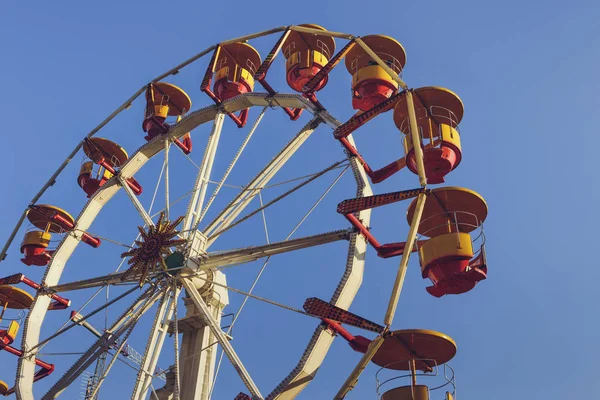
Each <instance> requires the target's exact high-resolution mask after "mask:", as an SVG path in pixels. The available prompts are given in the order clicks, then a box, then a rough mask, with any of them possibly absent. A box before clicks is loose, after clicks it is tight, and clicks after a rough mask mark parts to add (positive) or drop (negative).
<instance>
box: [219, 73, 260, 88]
mask: <svg viewBox="0 0 600 400" xmlns="http://www.w3.org/2000/svg"><path fill="white" fill-rule="evenodd" d="M235 71H236V73H235V74H234V76H232V77H230V76H229V67H223V68H221V69H220V70H218V71H217V72H216V74H215V81H218V80H220V79H228V80H230V81H231V82H241V81H242V80H243V81H245V82H246V83H247V84H248V85H249V86H250V89H251V90H254V77H253V76H252V73H251V72H250V71H249V70H247V69H246V68H236V70H235Z"/></svg>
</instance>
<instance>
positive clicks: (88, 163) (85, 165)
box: [79, 161, 94, 175]
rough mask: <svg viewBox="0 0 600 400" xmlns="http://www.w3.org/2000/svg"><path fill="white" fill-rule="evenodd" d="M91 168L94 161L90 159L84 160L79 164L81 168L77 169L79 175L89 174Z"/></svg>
mask: <svg viewBox="0 0 600 400" xmlns="http://www.w3.org/2000/svg"><path fill="white" fill-rule="evenodd" d="M93 169H94V163H93V162H92V161H86V162H84V163H83V164H81V168H80V169H79V175H90V174H91V173H92V170H93Z"/></svg>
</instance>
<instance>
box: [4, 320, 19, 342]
mask: <svg viewBox="0 0 600 400" xmlns="http://www.w3.org/2000/svg"><path fill="white" fill-rule="evenodd" d="M6 334H7V336H8V337H9V338H11V339H12V340H15V338H16V337H17V335H18V334H19V323H18V322H17V321H11V322H10V325H9V326H8V331H7V332H6Z"/></svg>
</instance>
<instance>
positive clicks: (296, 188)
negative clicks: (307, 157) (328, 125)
mask: <svg viewBox="0 0 600 400" xmlns="http://www.w3.org/2000/svg"><path fill="white" fill-rule="evenodd" d="M345 161H346V160H341V161H338V162H336V163H334V164H333V165H330V166H329V167H327V168H325V169H324V170H322V171H320V172H318V173H316V174H314V175H312V176H311V177H310V178H308V179H307V180H305V181H304V182H302V183H300V184H298V185H296V186H294V187H293V188H291V189H290V190H288V191H287V192H285V193H283V194H281V195H279V196H277V197H276V198H274V199H273V200H271V201H270V202H268V203H267V204H265V205H263V204H262V200H261V204H260V207H259V208H257V209H256V210H254V211H252V212H251V213H249V214H247V215H245V216H244V217H242V218H240V219H239V220H237V221H235V222H234V223H232V224H231V225H229V226H228V227H227V228H223V229H222V230H220V231H218V232H216V233H214V234H213V235H211V236H210V237H209V238H208V240H209V241H210V240H211V239H212V238H214V237H218V236H219V235H221V234H223V233H224V232H226V231H228V230H230V229H232V228H233V227H235V226H237V225H239V224H241V223H242V222H244V221H246V220H248V219H249V218H251V217H253V216H254V215H256V214H258V213H259V212H261V211H264V210H265V208H267V207H270V206H272V205H273V204H275V203H277V202H278V201H280V200H282V199H284V198H286V197H287V196H289V195H291V194H292V193H294V192H296V191H297V190H298V189H300V188H302V187H304V186H306V185H308V184H309V183H311V182H312V181H314V180H315V179H317V178H319V177H320V176H323V175H324V174H325V173H327V172H329V171H331V170H333V169H336V168H337V167H339V166H340V164H342V163H344V162H345ZM347 168H348V167H346V168H345V169H344V171H343V172H342V174H340V176H341V175H343V173H344V172H345V171H346V169H347ZM338 179H339V178H338ZM335 183H337V180H336V181H335V182H334V185H335ZM257 193H258V194H259V195H260V193H261V192H260V191H258V192H257Z"/></svg>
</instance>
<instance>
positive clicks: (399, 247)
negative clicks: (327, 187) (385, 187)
mask: <svg viewBox="0 0 600 400" xmlns="http://www.w3.org/2000/svg"><path fill="white" fill-rule="evenodd" d="M424 191H425V189H422V188H418V189H410V190H402V191H398V192H391V193H384V194H377V195H373V196H367V197H358V198H355V199H348V200H344V201H342V202H341V203H339V204H338V206H337V212H338V213H340V214H343V215H344V217H345V218H346V219H347V220H348V221H349V222H350V223H351V224H352V226H354V228H355V229H357V230H358V231H359V232H360V234H361V235H363V236H364V237H365V239H366V240H367V242H369V244H370V245H371V246H373V248H374V249H375V250H376V251H377V255H378V256H379V257H382V258H389V257H395V256H399V255H402V254H403V253H404V250H405V247H406V242H396V243H386V244H383V245H382V244H381V243H379V241H378V240H377V239H375V236H373V234H371V232H370V231H369V228H367V227H366V226H365V225H364V224H363V223H362V221H361V220H359V219H358V218H357V217H356V216H355V215H354V213H356V212H359V211H362V210H366V209H371V208H375V207H381V206H384V205H386V204H392V203H396V202H398V201H402V200H406V199H410V198H413V197H416V196H418V195H419V194H420V193H423V192H424ZM425 242H426V241H425V240H419V241H418V242H417V244H416V247H415V248H413V249H412V250H411V251H416V250H417V247H418V246H421V245H423V244H424V243H425Z"/></svg>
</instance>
